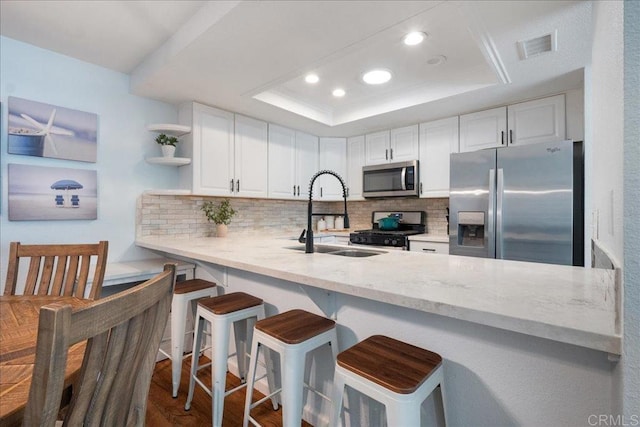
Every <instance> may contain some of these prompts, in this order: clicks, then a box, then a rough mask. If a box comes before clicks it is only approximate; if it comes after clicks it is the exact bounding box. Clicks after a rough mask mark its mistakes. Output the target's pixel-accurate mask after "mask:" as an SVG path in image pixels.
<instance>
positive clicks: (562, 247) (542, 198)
mask: <svg viewBox="0 0 640 427" xmlns="http://www.w3.org/2000/svg"><path fill="white" fill-rule="evenodd" d="M582 159H583V155H582V143H580V142H573V141H561V142H552V143H541V144H531V145H524V146H520V147H513V146H510V147H505V148H496V149H488V150H481V151H475V152H471V153H459V154H452V155H451V169H450V173H451V182H450V196H449V209H450V218H449V221H450V234H449V253H450V254H453V255H468V256H476V257H484V258H499V259H508V260H518V261H532V262H544V263H550V264H565V265H584V242H583V235H584V226H583V224H584V218H583V166H582V164H583V161H582Z"/></svg>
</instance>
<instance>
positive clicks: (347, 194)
mask: <svg viewBox="0 0 640 427" xmlns="http://www.w3.org/2000/svg"><path fill="white" fill-rule="evenodd" d="M349 190H350V188H349V187H347V197H349Z"/></svg>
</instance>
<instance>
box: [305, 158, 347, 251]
mask: <svg viewBox="0 0 640 427" xmlns="http://www.w3.org/2000/svg"><path fill="white" fill-rule="evenodd" d="M321 175H333V176H335V177H336V178H337V179H338V181H340V185H341V186H342V198H343V199H344V228H349V214H348V213H347V185H346V184H345V182H344V180H343V179H342V177H341V176H340V175H338V173H337V172H334V171H332V170H321V171H320V172H318V173H316V174H315V175H313V177H312V178H311V181H310V182H309V203H308V205H307V237H306V239H305V242H304V243H305V253H308V254H312V253H313V229H312V224H311V219H312V218H313V184H314V182H315V181H316V179H317V178H318V177H319V176H321ZM303 235H304V231H303V234H302V235H300V239H302V237H303Z"/></svg>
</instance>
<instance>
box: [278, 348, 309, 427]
mask: <svg viewBox="0 0 640 427" xmlns="http://www.w3.org/2000/svg"><path fill="white" fill-rule="evenodd" d="M305 359H306V355H305V353H304V352H296V351H287V350H285V351H284V354H282V355H281V370H282V425H283V427H293V426H296V427H297V426H299V425H300V422H301V420H302V397H303V395H302V392H303V384H304V365H305Z"/></svg>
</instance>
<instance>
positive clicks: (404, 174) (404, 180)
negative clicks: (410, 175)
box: [400, 167, 407, 191]
mask: <svg viewBox="0 0 640 427" xmlns="http://www.w3.org/2000/svg"><path fill="white" fill-rule="evenodd" d="M400 181H401V182H402V190H403V191H405V190H406V189H407V168H406V167H404V168H402V172H401V173H400Z"/></svg>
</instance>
